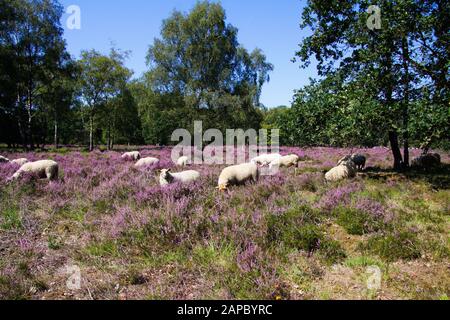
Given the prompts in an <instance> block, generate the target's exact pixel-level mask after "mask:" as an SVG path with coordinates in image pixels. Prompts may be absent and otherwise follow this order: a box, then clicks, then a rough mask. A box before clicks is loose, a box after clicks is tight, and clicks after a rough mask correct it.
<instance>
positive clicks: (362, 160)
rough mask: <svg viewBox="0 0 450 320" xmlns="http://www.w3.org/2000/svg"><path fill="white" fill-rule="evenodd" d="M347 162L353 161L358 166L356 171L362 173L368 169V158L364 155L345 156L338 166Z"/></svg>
mask: <svg viewBox="0 0 450 320" xmlns="http://www.w3.org/2000/svg"><path fill="white" fill-rule="evenodd" d="M347 161H353V163H354V164H355V166H356V169H357V170H359V171H361V170H364V168H365V167H366V161H367V158H366V157H365V156H363V155H362V154H358V153H354V154H352V155H348V156H345V157H344V158H342V159H341V160H339V162H338V166H339V165H341V164H342V163H344V162H347Z"/></svg>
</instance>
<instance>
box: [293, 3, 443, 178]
mask: <svg viewBox="0 0 450 320" xmlns="http://www.w3.org/2000/svg"><path fill="white" fill-rule="evenodd" d="M370 5H372V3H371V2H370V1H366V0H358V1H349V0H348V1H339V2H338V3H334V4H332V5H330V3H329V1H325V0H319V1H311V2H308V4H307V5H306V6H305V8H304V10H303V14H302V23H301V27H302V28H309V29H312V30H313V33H312V34H311V35H310V36H308V37H306V38H305V39H304V40H303V41H302V43H301V44H300V49H299V51H298V52H297V53H296V56H297V57H298V58H299V59H300V60H301V62H302V63H303V66H304V67H306V66H308V65H309V64H310V62H311V58H312V57H314V58H315V59H316V60H317V62H318V65H317V69H318V72H319V74H320V75H321V76H323V77H324V78H325V80H324V83H325V88H327V87H328V86H327V82H328V81H329V79H330V78H331V79H333V78H334V77H335V76H336V75H338V76H339V81H341V83H342V84H344V85H341V84H333V83H332V85H331V87H328V88H330V91H329V92H328V93H327V92H326V90H325V91H321V90H320V88H321V87H323V85H322V84H320V85H319V89H318V90H315V94H314V95H313V96H312V97H313V99H312V100H308V96H310V95H309V94H308V88H306V89H304V90H300V91H299V92H298V93H297V95H296V98H295V102H294V106H293V109H294V114H295V115H298V118H297V120H296V121H295V124H294V125H293V126H292V127H293V128H298V129H297V131H299V132H298V133H297V137H298V138H297V139H298V140H300V139H301V138H303V137H306V138H303V139H305V140H306V141H307V142H310V143H311V142H313V143H315V144H322V143H324V144H331V145H335V144H336V143H337V144H340V142H339V140H341V142H343V143H348V144H355V141H354V140H353V139H352V137H356V139H362V141H361V142H358V141H357V143H364V144H368V145H371V144H374V143H378V142H379V139H382V140H386V137H388V138H389V141H390V143H391V146H392V151H393V155H394V159H395V163H394V167H395V168H396V169H401V168H405V167H407V166H408V165H409V154H408V153H409V151H408V147H409V145H410V142H411V141H410V138H411V136H412V137H413V138H414V139H417V140H416V141H413V143H415V144H417V145H420V146H421V147H423V148H424V149H425V150H428V148H429V147H430V146H431V145H432V143H433V142H441V141H446V140H448V131H449V130H448V110H449V97H450V92H449V88H450V84H449V80H448V76H447V75H448V74H449V67H450V65H449V64H448V61H449V52H448V48H446V46H445V44H444V43H446V42H448V32H447V31H446V30H447V29H446V28H445V27H443V26H444V25H446V24H447V23H446V21H447V20H448V18H449V17H448V9H449V5H448V3H446V4H444V3H443V2H441V1H426V2H424V1H419V0H415V1H409V0H404V1H396V2H395V4H394V3H393V2H392V1H381V2H379V3H377V6H379V8H380V10H381V17H380V18H381V28H380V29H376V30H371V29H370V28H369V27H368V25H367V22H368V20H369V19H370V18H371V17H370V15H369V14H368V12H367V9H368V7H369V6H370ZM336 30H339V32H338V33H336ZM305 91H306V92H305ZM308 104H309V105H308ZM417 106H419V107H418V108H417ZM419 110H421V111H425V110H426V111H425V113H427V115H426V116H425V117H423V116H422V114H419V113H418V111H419ZM412 118H413V120H411V119H412ZM319 121H324V122H325V123H324V124H323V123H319ZM303 128H305V129H304V130H303ZM380 132H381V134H380ZM411 133H412V134H411ZM336 135H337V137H336ZM399 137H401V138H402V140H403V143H404V154H403V156H402V154H401V153H400V148H399ZM366 138H367V139H366ZM335 139H337V141H336V140H335Z"/></svg>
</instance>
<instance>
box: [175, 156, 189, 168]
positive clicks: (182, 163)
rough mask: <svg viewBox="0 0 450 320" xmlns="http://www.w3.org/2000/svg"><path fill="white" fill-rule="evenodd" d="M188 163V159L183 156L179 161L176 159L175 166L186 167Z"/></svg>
mask: <svg viewBox="0 0 450 320" xmlns="http://www.w3.org/2000/svg"><path fill="white" fill-rule="evenodd" d="M188 162H189V158H188V157H186V156H183V157H181V158H180V159H178V161H177V166H179V167H186V166H187V165H188Z"/></svg>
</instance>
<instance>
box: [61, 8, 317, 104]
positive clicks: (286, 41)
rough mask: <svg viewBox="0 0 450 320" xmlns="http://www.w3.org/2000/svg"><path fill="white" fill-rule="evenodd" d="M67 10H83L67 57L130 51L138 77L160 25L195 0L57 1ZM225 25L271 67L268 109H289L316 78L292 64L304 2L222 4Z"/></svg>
mask: <svg viewBox="0 0 450 320" xmlns="http://www.w3.org/2000/svg"><path fill="white" fill-rule="evenodd" d="M60 1H61V3H62V5H63V6H64V7H65V8H67V7H68V6H70V5H78V6H79V7H80V9H81V30H69V29H67V27H66V19H67V18H68V17H69V15H68V14H65V15H64V16H63V21H62V22H63V25H64V27H65V28H66V29H65V37H66V40H67V44H68V49H69V52H70V53H71V54H72V55H73V56H74V57H77V58H78V57H79V55H80V52H81V50H85V49H96V50H98V51H100V52H103V53H107V52H108V51H109V48H110V47H111V43H113V44H114V46H115V47H117V48H120V49H123V50H129V51H131V53H132V54H131V56H130V58H129V60H128V61H127V66H128V67H129V68H131V69H132V70H133V71H134V72H135V75H136V76H139V75H141V74H142V73H143V72H144V71H146V70H147V66H146V64H145V56H146V54H147V50H148V47H149V45H150V44H151V43H152V42H153V39H154V38H155V37H159V34H160V29H161V22H162V20H163V19H165V18H167V17H168V16H169V15H170V14H171V13H172V11H173V10H174V9H177V10H180V11H183V12H187V11H189V10H190V9H191V8H192V7H193V6H194V5H195V3H196V0H112V1H111V0H60ZM220 2H221V4H222V5H223V7H224V8H225V10H226V13H227V21H228V22H229V23H231V24H233V25H234V26H235V27H237V28H238V29H239V33H238V39H239V42H240V43H241V44H243V45H244V47H245V48H247V49H248V50H249V51H251V50H253V49H254V48H256V47H259V48H261V49H262V50H263V51H264V53H265V54H266V56H267V58H268V61H270V62H271V63H273V64H274V65H275V71H274V72H273V73H272V74H271V81H270V83H269V84H266V85H265V87H264V89H263V95H262V99H261V101H262V103H264V104H265V105H266V106H267V107H275V106H278V105H290V103H291V101H292V97H293V91H294V90H295V89H299V88H301V87H303V86H304V85H305V84H308V83H309V78H310V77H316V70H315V68H314V66H311V67H310V68H308V69H301V68H300V67H299V66H300V65H299V63H296V64H294V63H292V62H291V59H292V58H293V57H294V53H295V51H296V50H297V48H298V44H299V43H300V41H301V39H302V38H303V37H304V36H306V35H307V33H306V32H305V31H302V30H300V17H301V11H302V7H303V5H304V1H300V0H278V1H275V0H243V1H239V0H222V1H220Z"/></svg>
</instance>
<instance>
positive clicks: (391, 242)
mask: <svg viewBox="0 0 450 320" xmlns="http://www.w3.org/2000/svg"><path fill="white" fill-rule="evenodd" d="M361 248H362V250H363V251H365V252H370V253H372V254H375V255H378V256H380V257H381V258H383V259H385V260H387V261H388V262H393V261H396V260H400V259H401V260H414V259H417V258H419V257H420V256H421V250H420V249H421V248H420V245H419V242H418V238H417V234H416V233H415V232H414V231H409V230H400V231H392V232H388V233H386V234H377V235H374V236H372V237H371V238H370V239H369V240H368V241H367V243H366V244H364V245H362V246H361Z"/></svg>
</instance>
